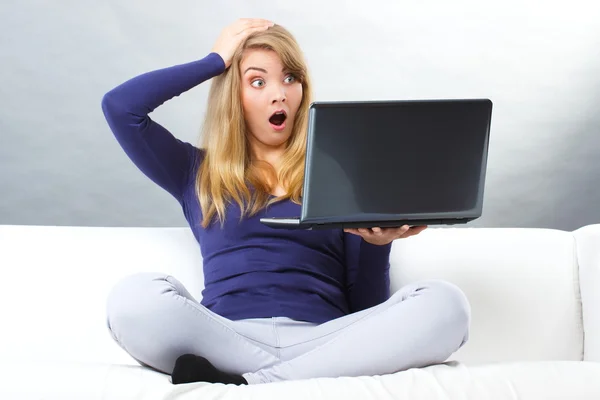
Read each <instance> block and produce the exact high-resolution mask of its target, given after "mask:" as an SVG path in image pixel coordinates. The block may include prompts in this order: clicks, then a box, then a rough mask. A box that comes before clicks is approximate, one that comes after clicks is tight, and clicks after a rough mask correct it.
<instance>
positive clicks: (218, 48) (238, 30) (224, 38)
mask: <svg viewBox="0 0 600 400" xmlns="http://www.w3.org/2000/svg"><path fill="white" fill-rule="evenodd" d="M273 25H275V24H274V23H273V22H271V21H268V20H266V19H256V18H241V19H238V20H237V21H235V22H234V23H233V24H231V25H229V26H227V27H225V28H224V29H223V31H221V35H220V36H219V38H218V39H217V41H216V42H215V45H214V46H213V48H212V50H211V52H213V53H217V54H219V55H220V56H221V58H222V59H223V61H225V68H229V66H230V65H231V59H232V58H233V54H234V53H235V51H236V50H237V48H238V46H239V45H240V44H241V43H242V41H243V40H244V39H245V38H247V37H248V35H250V34H251V33H253V32H259V31H265V30H267V29H269V28H270V27H271V26H273Z"/></svg>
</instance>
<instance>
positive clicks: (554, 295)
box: [0, 225, 583, 364]
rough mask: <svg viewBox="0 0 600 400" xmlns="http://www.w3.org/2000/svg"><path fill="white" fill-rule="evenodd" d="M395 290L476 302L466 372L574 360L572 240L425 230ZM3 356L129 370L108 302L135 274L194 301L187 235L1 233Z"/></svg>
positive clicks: (407, 245) (579, 342)
mask: <svg viewBox="0 0 600 400" xmlns="http://www.w3.org/2000/svg"><path fill="white" fill-rule="evenodd" d="M391 261H392V289H393V290H396V289H398V288H399V287H401V286H402V285H404V284H407V283H409V282H412V281H415V280H420V279H431V278H435V279H446V280H448V281H451V282H453V283H455V284H456V285H458V286H459V287H461V288H462V289H463V290H464V291H465V293H466V294H467V297H468V298H469V300H470V302H471V307H472V326H471V335H470V340H469V342H468V343H467V344H466V345H465V346H464V347H463V348H462V349H461V350H459V351H458V352H457V353H456V354H455V355H454V356H453V357H452V358H453V359H456V360H460V361H464V362H469V363H482V362H496V361H516V360H581V359H582V357H583V327H582V317H581V303H580V293H579V282H578V274H577V272H578V271H577V256H576V245H575V241H574V235H573V234H572V233H571V232H563V231H557V230H545V229H509V228H495V229H488V228H429V229H427V230H426V231H425V232H423V233H422V234H420V235H418V236H416V237H413V238H409V239H404V240H398V241H396V242H395V243H394V246H393V250H392V260H391ZM0 265H1V266H2V270H3V271H4V272H5V279H8V280H5V284H4V285H3V286H4V288H3V290H1V291H0V304H2V305H3V306H2V307H3V318H4V320H5V321H4V322H6V324H5V326H10V327H14V329H10V330H4V332H3V333H2V340H1V341H0V354H2V355H3V357H5V358H6V357H8V358H10V356H11V355H13V356H14V357H15V358H16V359H19V360H20V361H24V359H27V355H28V354H29V355H31V356H32V357H34V358H36V359H38V360H39V359H47V360H57V359H62V360H65V361H72V360H77V361H86V360H87V361H94V362H120V363H130V364H135V362H134V361H133V360H131V359H130V358H129V357H128V356H127V355H126V354H125V353H124V352H123V351H122V350H121V349H120V348H118V347H117V345H116V344H115V343H113V342H112V339H111V338H110V335H109V334H108V331H107V328H106V322H105V299H106V295H107V294H108V291H109V290H110V288H111V287H112V286H113V285H114V284H116V283H117V282H118V281H119V280H120V279H122V278H123V277H125V276H127V275H130V274H132V273H135V272H140V271H161V272H166V273H169V274H172V275H174V276H176V277H177V278H178V279H179V280H180V281H182V282H183V283H184V284H185V285H186V287H187V288H188V290H189V291H190V293H191V294H192V295H194V296H195V297H196V298H200V297H201V290H202V287H203V279H202V258H201V256H200V251H199V248H198V245H197V243H196V242H195V239H194V237H193V235H192V233H191V231H190V230H189V229H188V228H108V227H104V228H98V227H43V226H1V225H0Z"/></svg>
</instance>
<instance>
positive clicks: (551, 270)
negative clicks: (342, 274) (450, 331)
mask: <svg viewBox="0 0 600 400" xmlns="http://www.w3.org/2000/svg"><path fill="white" fill-rule="evenodd" d="M392 262H393V264H394V268H393V269H392V272H393V279H392V286H393V289H397V288H399V287H401V286H402V285H404V284H406V283H408V282H412V281H416V280H421V279H431V278H435V279H445V280H448V281H450V282H452V283H454V284H456V285H457V286H458V287H460V288H461V289H462V290H463V291H464V292H465V294H466V295H467V298H468V299H469V302H470V304H471V311H472V324H471V331H470V338H469V341H468V342H467V344H466V345H465V346H464V347H463V348H461V349H460V350H459V351H458V352H457V353H455V354H454V355H453V357H452V358H453V359H456V360H459V361H464V362H469V363H484V362H485V363H488V362H502V361H517V360H519V361H527V360H531V361H533V360H581V359H582V357H583V327H582V315H581V300H580V292H579V281H578V274H577V255H576V246H575V240H574V237H573V234H572V233H571V232H565V231H559V230H550V229H531V228H530V229H517V228H512V229H511V228H449V229H448V228H447V229H431V228H430V229H428V230H426V231H424V232H423V233H422V234H421V235H419V236H417V237H413V238H409V239H406V240H399V241H397V242H396V243H395V245H394V247H393V252H392Z"/></svg>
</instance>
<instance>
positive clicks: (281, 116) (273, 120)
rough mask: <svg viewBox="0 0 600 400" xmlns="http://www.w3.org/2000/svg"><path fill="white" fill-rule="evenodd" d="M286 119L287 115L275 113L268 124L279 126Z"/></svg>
mask: <svg viewBox="0 0 600 400" xmlns="http://www.w3.org/2000/svg"><path fill="white" fill-rule="evenodd" d="M286 118H287V114H286V113H285V111H275V112H274V113H273V115H271V118H269V122H270V123H271V124H273V125H275V126H281V125H283V123H284V122H285V120H286Z"/></svg>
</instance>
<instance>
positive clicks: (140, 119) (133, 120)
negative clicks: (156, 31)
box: [102, 53, 225, 202]
mask: <svg viewBox="0 0 600 400" xmlns="http://www.w3.org/2000/svg"><path fill="white" fill-rule="evenodd" d="M224 70H225V63H224V61H223V59H222V58H221V56H220V55H218V54H217V53H210V54H209V55H207V56H206V57H204V58H203V59H200V60H196V61H193V62H189V63H185V64H179V65H175V66H171V67H168V68H163V69H159V70H155V71H151V72H146V73H144V74H141V75H139V76H136V77H134V78H131V79H129V80H127V81H125V82H124V83H122V84H120V85H119V86H117V87H115V88H114V89H112V90H110V91H109V92H108V93H106V94H105V95H104V97H103V98H102V111H103V113H104V116H105V118H106V121H107V122H108V126H109V127H110V129H111V131H112V132H113V134H114V136H115V138H116V139H117V141H118V143H119V145H120V146H121V147H122V148H123V150H124V151H125V153H126V154H127V156H128V157H129V158H130V159H131V161H133V163H134V164H135V165H136V166H137V167H138V168H139V169H140V170H141V171H142V172H143V173H144V174H145V175H146V176H147V177H148V178H150V179H151V180H152V181H153V182H155V183H156V184H158V185H159V186H161V187H162V188H163V189H165V190H166V191H168V192H169V193H170V194H172V195H173V196H174V197H175V198H176V199H178V200H179V201H180V202H181V198H182V195H183V190H184V186H185V184H186V182H187V180H188V177H189V173H190V172H191V170H192V166H193V163H194V162H195V158H196V157H198V156H199V152H198V149H197V148H196V147H194V146H192V145H191V144H189V143H187V142H183V141H181V140H179V139H177V138H176V137H174V136H173V134H172V133H171V132H170V131H169V130H168V129H166V128H165V127H163V126H161V125H160V124H158V123H156V122H155V121H153V120H152V119H151V118H150V117H149V116H148V114H150V113H151V112H152V111H154V110H155V109H156V108H157V107H159V106H160V105H162V104H163V103H164V102H166V101H168V100H170V99H172V98H173V97H175V96H179V95H180V94H182V93H184V92H186V91H188V90H190V89H192V88H194V87H195V86H197V85H199V84H201V83H202V82H204V81H206V80H208V79H210V78H212V77H214V76H217V75H219V74H221V73H222V72H223V71H224Z"/></svg>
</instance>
